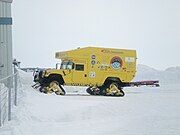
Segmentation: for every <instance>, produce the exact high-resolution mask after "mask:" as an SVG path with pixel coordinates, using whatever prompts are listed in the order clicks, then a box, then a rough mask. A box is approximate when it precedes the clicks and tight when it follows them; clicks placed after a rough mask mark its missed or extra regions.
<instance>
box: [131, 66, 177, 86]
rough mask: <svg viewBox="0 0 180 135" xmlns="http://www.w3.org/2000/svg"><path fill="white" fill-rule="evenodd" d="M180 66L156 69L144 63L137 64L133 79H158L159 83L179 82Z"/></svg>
mask: <svg viewBox="0 0 180 135" xmlns="http://www.w3.org/2000/svg"><path fill="white" fill-rule="evenodd" d="M179 76H180V67H170V68H168V69H166V70H164V71H161V70H156V69H154V68H151V67H149V66H146V65H138V66H137V74H136V77H135V79H134V80H136V81H141V80H159V81H160V83H161V84H177V83H180V77H179Z"/></svg>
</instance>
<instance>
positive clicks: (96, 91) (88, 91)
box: [86, 87, 100, 95]
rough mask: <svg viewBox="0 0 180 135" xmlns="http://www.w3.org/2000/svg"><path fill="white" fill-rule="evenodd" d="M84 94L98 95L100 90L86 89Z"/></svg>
mask: <svg viewBox="0 0 180 135" xmlns="http://www.w3.org/2000/svg"><path fill="white" fill-rule="evenodd" d="M86 92H87V93H89V94H90V95H100V89H99V88H98V87H89V88H87V89H86Z"/></svg>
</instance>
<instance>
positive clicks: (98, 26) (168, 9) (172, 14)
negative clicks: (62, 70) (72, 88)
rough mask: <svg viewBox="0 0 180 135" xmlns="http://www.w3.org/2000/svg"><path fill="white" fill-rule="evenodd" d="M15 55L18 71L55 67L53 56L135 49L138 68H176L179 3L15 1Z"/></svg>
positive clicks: (179, 38)
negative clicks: (82, 49)
mask: <svg viewBox="0 0 180 135" xmlns="http://www.w3.org/2000/svg"><path fill="white" fill-rule="evenodd" d="M12 16H13V55H14V58H16V59H17V60H19V61H21V67H55V64H56V62H58V60H56V59H55V52H57V51H66V50H70V49H76V48H78V47H86V46H96V47H110V48H123V49H135V50H137V53H138V64H145V65H148V66H151V67H153V68H156V69H159V70H164V69H166V68H168V67H172V66H180V60H179V58H180V51H179V50H180V1H179V0H49V1H48V0H27V1H25V0H14V1H13V3H12Z"/></svg>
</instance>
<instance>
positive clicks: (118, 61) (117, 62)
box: [110, 56, 123, 70]
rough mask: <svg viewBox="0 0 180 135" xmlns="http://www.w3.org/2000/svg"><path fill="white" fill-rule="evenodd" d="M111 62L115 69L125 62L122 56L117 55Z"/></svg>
mask: <svg viewBox="0 0 180 135" xmlns="http://www.w3.org/2000/svg"><path fill="white" fill-rule="evenodd" d="M110 64H111V66H112V68H113V69H115V70H118V69H120V68H121V67H122V64H123V62H122V59H121V58H120V57H118V56H115V57H113V58H112V59H111V62H110Z"/></svg>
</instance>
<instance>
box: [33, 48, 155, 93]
mask: <svg viewBox="0 0 180 135" xmlns="http://www.w3.org/2000/svg"><path fill="white" fill-rule="evenodd" d="M55 58H57V59H59V60H61V64H60V63H57V64H56V69H46V70H42V71H40V72H39V73H38V74H36V75H35V77H34V81H35V82H37V83H38V84H39V87H40V88H39V90H40V91H41V92H44V93H52V92H55V93H56V94H58V95H65V93H66V92H65V90H64V88H63V86H64V85H66V86H86V87H88V88H87V89H86V91H87V93H89V94H90V95H104V96H124V95H125V94H124V92H123V90H122V88H123V87H126V86H132V85H136V84H137V83H131V81H132V79H133V78H134V77H135V73H136V59H137V56H136V50H127V49H114V48H98V47H85V48H77V49H75V50H69V51H64V52H56V53H55ZM146 83H147V82H146ZM146 83H145V84H146ZM155 83H157V82H155ZM153 84H154V82H153ZM147 85H148V83H147Z"/></svg>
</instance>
